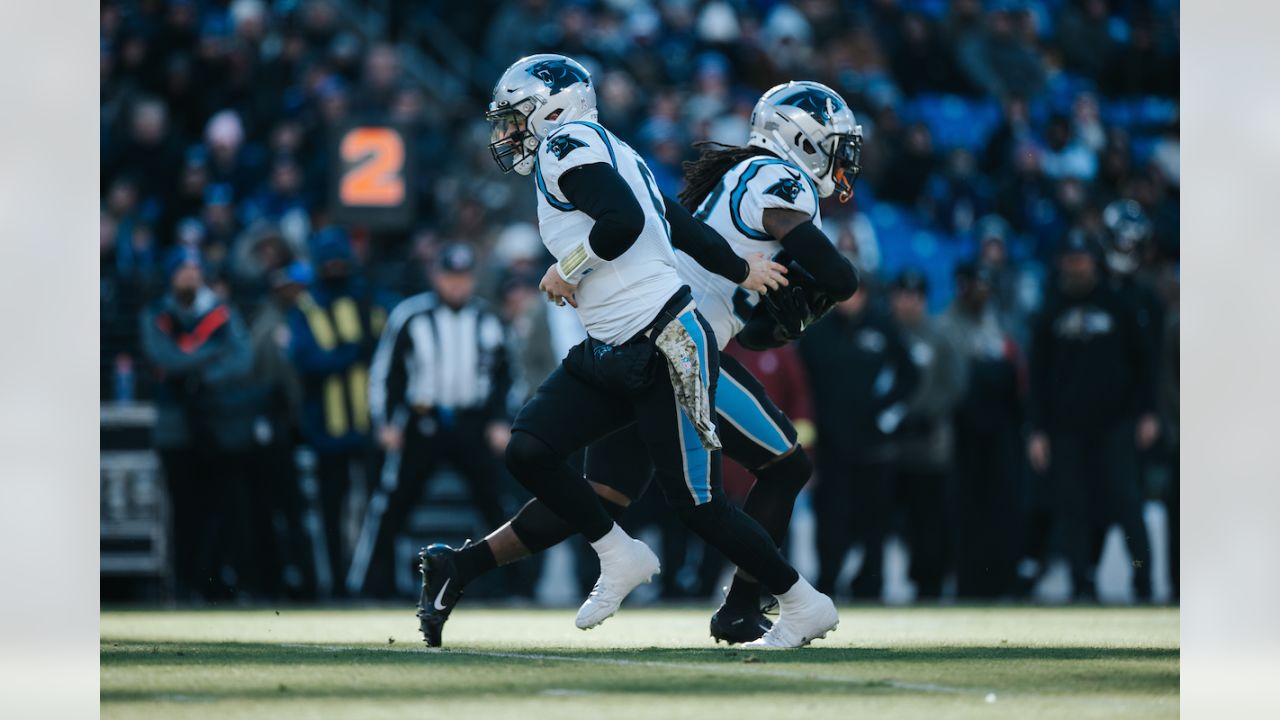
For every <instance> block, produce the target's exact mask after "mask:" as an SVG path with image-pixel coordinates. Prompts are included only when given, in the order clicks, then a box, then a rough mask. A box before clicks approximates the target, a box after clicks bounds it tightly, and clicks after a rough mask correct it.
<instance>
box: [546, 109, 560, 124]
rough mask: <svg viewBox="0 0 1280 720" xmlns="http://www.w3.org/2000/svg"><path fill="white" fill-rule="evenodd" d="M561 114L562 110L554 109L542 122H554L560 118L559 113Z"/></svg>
mask: <svg viewBox="0 0 1280 720" xmlns="http://www.w3.org/2000/svg"><path fill="white" fill-rule="evenodd" d="M562 112H564V109H563V108H556V109H555V110H552V111H551V112H549V113H547V115H546V117H544V118H543V120H546V121H547V122H555V119H556V118H558V117H560V113H562Z"/></svg>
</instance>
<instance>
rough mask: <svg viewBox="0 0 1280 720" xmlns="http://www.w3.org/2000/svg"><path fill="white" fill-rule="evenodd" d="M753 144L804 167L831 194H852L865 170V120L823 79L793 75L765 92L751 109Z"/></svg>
mask: <svg viewBox="0 0 1280 720" xmlns="http://www.w3.org/2000/svg"><path fill="white" fill-rule="evenodd" d="M747 144H748V145H754V146H756V147H760V148H764V149H765V150H768V151H770V152H772V153H774V154H775V155H778V156H780V157H782V158H784V159H786V160H789V161H790V162H792V163H793V164H795V165H796V167H799V168H800V169H801V170H802V171H803V172H804V173H805V174H806V175H808V176H809V178H810V179H812V180H813V182H814V184H815V185H816V186H817V188H818V194H819V195H821V196H822V197H829V196H830V195H831V194H832V193H833V192H838V193H839V194H840V202H847V201H848V200H849V198H850V197H852V196H853V182H854V180H856V179H857V177H858V173H859V172H860V171H861V170H862V168H861V166H860V165H859V164H858V163H859V162H860V161H861V159H862V126H861V125H859V124H858V123H857V121H856V120H855V119H854V117H853V111H851V110H849V105H848V103H846V102H845V101H844V98H842V97H840V95H839V93H837V92H836V91H835V90H832V89H831V88H829V87H827V86H826V85H823V84H822V83H816V82H809V81H807V80H806V81H798V82H797V81H792V82H789V83H785V84H782V85H777V86H775V87H773V88H772V89H770V90H769V91H768V92H766V93H765V94H764V95H763V96H761V97H760V101H759V102H757V103H756V107H755V109H754V110H752V111H751V139H750V140H748V141H747Z"/></svg>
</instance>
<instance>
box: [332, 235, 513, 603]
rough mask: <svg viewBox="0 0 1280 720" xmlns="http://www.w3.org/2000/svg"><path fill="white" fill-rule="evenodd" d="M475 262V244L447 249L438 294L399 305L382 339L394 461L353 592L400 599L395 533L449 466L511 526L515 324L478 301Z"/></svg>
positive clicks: (379, 412) (382, 414) (375, 394)
mask: <svg viewBox="0 0 1280 720" xmlns="http://www.w3.org/2000/svg"><path fill="white" fill-rule="evenodd" d="M475 264H476V257H475V251H474V250H472V248H471V247H470V246H468V245H464V244H460V243H453V244H449V245H446V246H445V247H444V248H442V249H441V252H440V255H439V257H438V259H437V261H436V264H435V266H434V268H433V270H432V272H431V284H432V286H433V289H434V291H433V292H425V293H422V294H420V295H415V296H413V297H410V298H408V299H407V300H405V301H403V302H401V303H400V304H399V305H398V306H396V308H395V310H393V311H392V313H391V316H390V318H388V320H387V327H386V329H385V330H384V331H383V333H382V337H381V339H380V340H379V342H378V349H377V352H376V353H375V354H374V357H373V364H372V367H371V368H370V373H369V408H370V411H371V413H372V415H373V421H374V425H375V427H376V428H377V434H378V440H379V442H380V443H381V445H382V447H383V449H385V450H386V451H387V454H388V457H387V464H386V465H385V466H384V469H383V472H382V481H381V483H380V484H379V487H378V488H377V489H376V490H375V491H374V493H373V496H372V497H371V498H370V502H369V506H368V511H367V512H366V515H365V520H364V525H363V527H362V528H361V533H360V538H359V539H358V540H357V543H356V549H355V553H354V556H355V557H354V558H353V560H352V566H351V572H350V573H349V575H348V578H347V589H348V591H349V592H352V593H353V594H354V593H359V592H361V591H362V590H363V592H364V594H366V595H372V596H375V597H389V596H391V595H393V594H394V592H395V567H394V563H395V558H394V555H395V551H394V540H395V537H396V535H397V534H398V533H399V532H400V531H401V530H402V529H403V526H404V522H405V519H406V517H407V516H408V514H409V511H410V510H411V509H412V508H413V505H414V504H415V503H416V502H417V500H418V499H419V498H421V497H422V492H423V489H424V486H425V485H426V483H427V481H428V480H429V479H430V478H431V477H432V475H434V474H435V471H436V469H437V468H438V466H439V463H440V462H441V461H444V462H448V463H449V465H450V466H452V467H453V468H454V469H455V470H456V471H457V472H458V473H460V474H461V475H462V476H463V477H464V478H465V480H466V482H467V486H468V488H469V489H470V492H471V497H472V500H473V502H474V503H475V505H476V507H477V509H478V510H479V511H480V513H481V515H483V516H484V521H485V523H486V524H487V526H488V527H497V526H498V525H501V524H502V523H503V522H505V521H506V513H505V512H504V511H503V507H502V503H501V501H500V498H499V493H498V487H499V483H500V479H501V477H502V475H501V473H502V466H501V462H500V459H499V458H500V457H501V454H502V452H503V451H504V450H505V448H506V445H507V440H508V439H509V438H510V436H511V425H510V399H511V397H512V396H513V392H512V388H513V385H514V384H515V383H514V378H513V363H512V358H511V353H510V350H509V347H508V345H509V333H508V329H507V327H506V326H505V324H504V323H503V322H502V320H501V319H500V318H499V317H498V315H497V314H496V313H495V312H493V311H491V310H490V309H489V308H488V307H487V304H486V303H485V302H484V301H483V300H480V299H478V298H475V297H474V296H473V290H474V288H475V277H474V274H473V271H474V269H475ZM397 451H398V453H397ZM397 454H398V463H399V465H398V469H397V467H396V462H397Z"/></svg>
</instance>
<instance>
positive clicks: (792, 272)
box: [761, 262, 836, 341]
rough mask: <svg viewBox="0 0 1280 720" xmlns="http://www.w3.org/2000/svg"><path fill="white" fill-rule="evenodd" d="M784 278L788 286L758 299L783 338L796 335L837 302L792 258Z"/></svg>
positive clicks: (793, 337)
mask: <svg viewBox="0 0 1280 720" xmlns="http://www.w3.org/2000/svg"><path fill="white" fill-rule="evenodd" d="M787 280H788V282H789V283H790V284H789V285H787V287H785V288H779V289H777V290H774V291H772V292H770V293H768V294H766V295H765V296H764V297H763V300H762V302H761V305H763V306H764V308H765V311H766V312H768V313H769V316H770V317H771V318H773V320H774V322H776V323H777V325H778V329H777V330H776V331H775V335H777V336H779V339H782V340H784V341H789V340H796V339H798V338H799V337H800V336H801V335H803V334H804V331H805V330H806V329H807V328H808V327H809V326H810V325H812V324H814V323H816V322H818V321H819V320H821V319H822V318H823V316H825V315H826V314H827V313H829V312H831V309H832V308H834V307H835V306H836V300H835V298H833V297H831V296H830V295H828V294H827V293H825V292H823V291H822V290H819V289H818V286H817V282H816V281H815V280H814V279H813V276H812V275H810V274H809V273H808V272H805V270H804V268H802V267H800V266H799V265H798V264H796V263H795V262H791V263H789V264H788V267H787Z"/></svg>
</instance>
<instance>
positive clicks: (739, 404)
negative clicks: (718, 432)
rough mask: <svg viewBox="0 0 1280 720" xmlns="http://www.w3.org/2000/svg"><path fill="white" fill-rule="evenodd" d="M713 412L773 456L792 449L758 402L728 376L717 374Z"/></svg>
mask: <svg viewBox="0 0 1280 720" xmlns="http://www.w3.org/2000/svg"><path fill="white" fill-rule="evenodd" d="M716 412H718V413H719V414H720V416H721V417H723V418H724V419H725V420H728V421H729V424H731V425H733V426H734V427H735V428H737V429H738V430H739V431H740V432H741V433H742V434H743V435H746V436H747V438H748V439H750V440H751V441H753V442H754V443H755V444H757V445H759V446H760V447H762V448H765V449H766V450H768V451H769V452H771V453H773V454H774V455H782V454H783V453H785V452H787V451H788V450H790V449H791V443H790V442H789V441H788V440H787V436H786V435H785V434H783V432H782V428H779V427H778V424H777V423H776V422H774V421H773V418H772V417H770V416H769V413H767V412H765V410H764V408H763V407H761V406H760V402H759V401H758V400H756V399H755V397H754V396H753V395H752V394H751V393H749V392H747V389H746V388H744V387H742V386H741V385H739V384H738V382H737V381H735V380H734V379H733V376H732V375H729V374H728V373H720V382H719V383H717V384H716Z"/></svg>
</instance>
